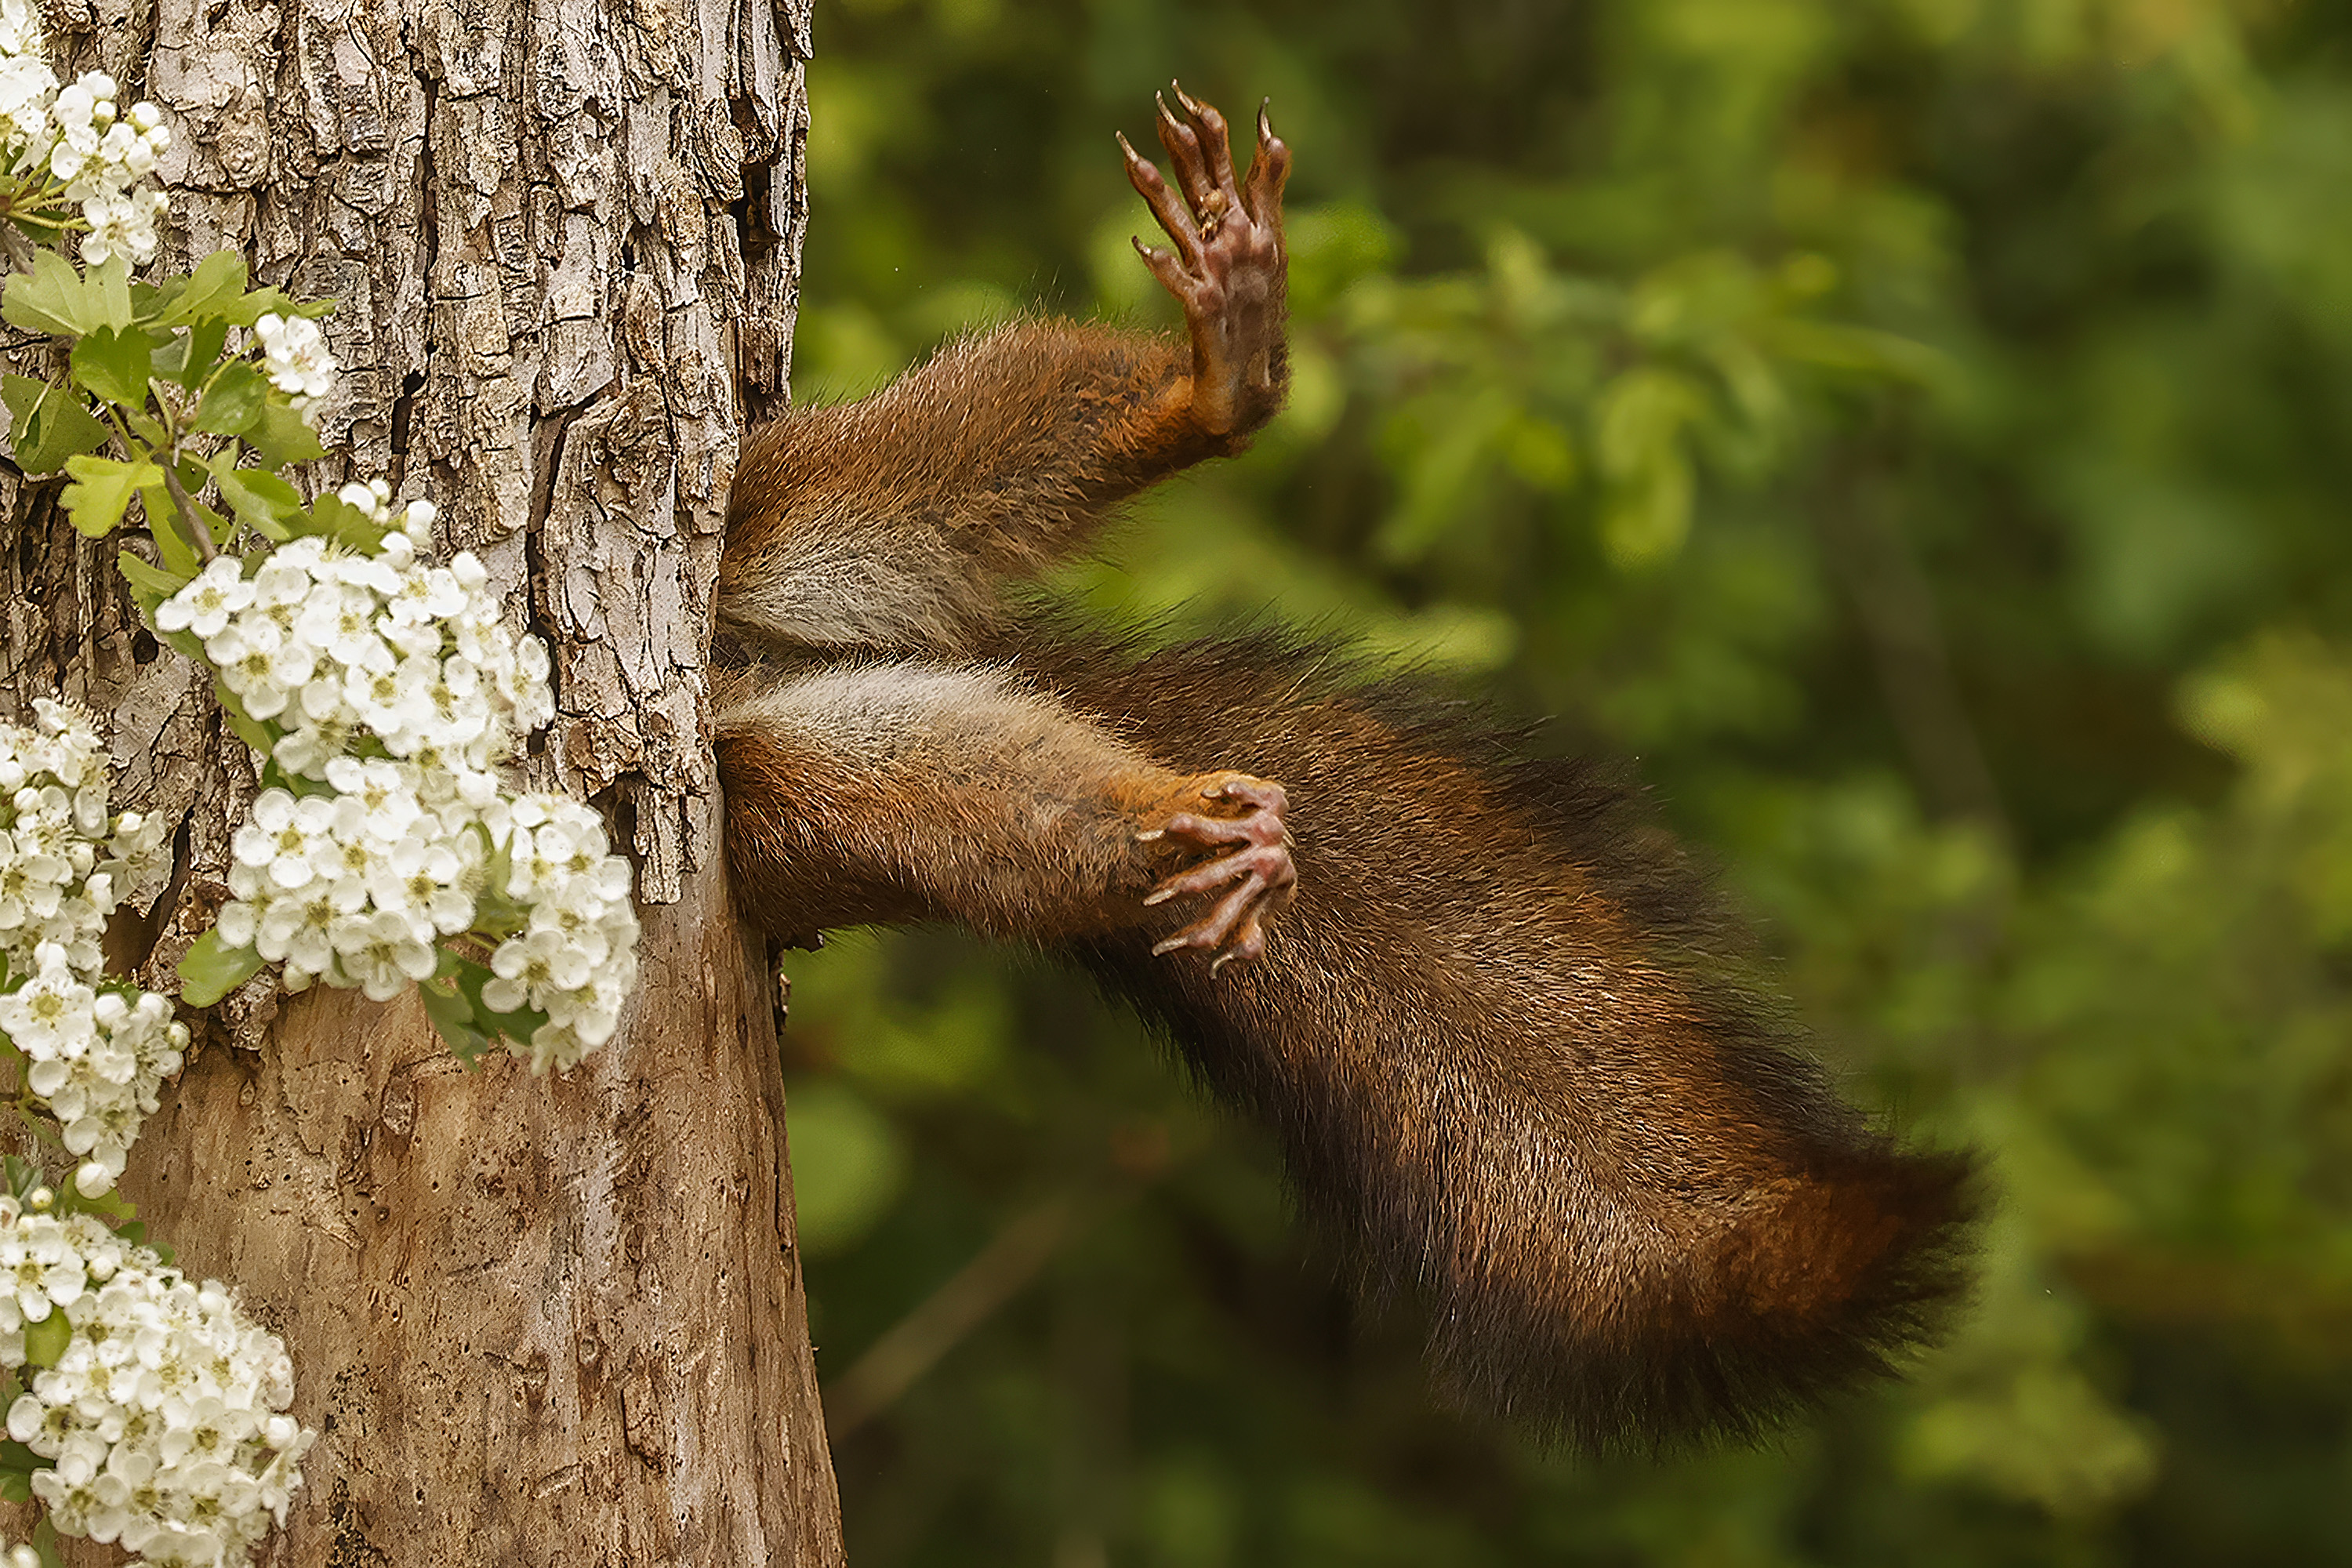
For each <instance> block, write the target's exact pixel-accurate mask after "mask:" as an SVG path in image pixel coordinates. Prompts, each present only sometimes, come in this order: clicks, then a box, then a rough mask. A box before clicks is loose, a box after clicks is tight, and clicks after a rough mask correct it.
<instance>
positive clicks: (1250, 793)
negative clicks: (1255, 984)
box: [1140, 773, 1298, 975]
mask: <svg viewBox="0 0 2352 1568" xmlns="http://www.w3.org/2000/svg"><path fill="white" fill-rule="evenodd" d="M1199 795H1200V797H1201V798H1202V800H1204V801H1210V802H1218V803H1225V804H1230V805H1238V806H1240V807H1241V811H1240V813H1239V815H1237V816H1204V815H1202V814H1201V813H1199V812H1192V811H1179V812H1176V813H1175V814H1173V815H1172V816H1170V817H1169V818H1168V820H1167V821H1166V822H1164V823H1162V824H1161V825H1160V826H1158V827H1154V828H1150V829H1147V830H1146V831H1145V832H1144V833H1142V834H1141V835H1140V837H1143V838H1144V839H1146V840H1152V839H1160V838H1173V839H1177V840H1179V841H1181V842H1182V843H1185V844H1189V845H1192V846H1195V847H1199V848H1202V849H1205V850H1209V851H1211V852H1212V854H1211V858H1209V859H1207V860H1204V861H1202V863H1201V864H1199V865H1197V866H1194V867H1192V868H1190V869H1189V870H1184V871H1180V872H1178V873H1177V874H1176V875H1174V876H1172V877H1171V878H1169V879H1167V880H1166V881H1164V882H1162V883H1160V885H1159V886H1158V887H1157V888H1154V889H1152V890H1151V892H1150V894H1149V895H1148V896H1147V897H1146V898H1145V899H1144V900H1143V901H1144V902H1145V903H1146V904H1164V903H1166V902H1167V901H1168V900H1171V899H1178V898H1183V897H1186V896H1188V895H1191V894H1198V893H1214V892H1217V891H1218V889H1224V892H1223V896H1222V897H1221V898H1219V899H1218V900H1217V901H1216V904H1215V907H1213V909H1211V910H1209V912H1208V913H1207V914H1205V915H1203V916H1202V917H1201V918H1200V919H1199V920H1197V921H1193V922H1192V924H1191V925H1188V926H1186V927H1185V928H1184V929H1183V930H1181V931H1178V932H1177V933H1176V934H1175V935H1173V936H1171V937H1168V938H1166V939H1165V940H1163V941H1161V942H1159V943H1157V944H1156V945H1155V946H1153V948H1152V950H1151V951H1152V952H1153V953H1154V954H1161V953H1170V952H1180V951H1181V950H1183V949H1185V948H1194V949H1198V950H1200V951H1202V952H1212V953H1214V954H1215V955H1216V956H1215V957H1214V958H1213V959H1211V960H1210V962H1209V973H1211V974H1212V975H1213V974H1215V973H1217V972H1218V971H1219V970H1221V969H1223V967H1224V966H1225V965H1226V964H1228V963H1232V962H1233V961H1234V960H1235V959H1237V958H1244V959H1246V958H1255V957H1257V956H1258V955H1259V954H1260V953H1263V952H1265V922H1266V921H1268V920H1269V919H1271V918H1272V917H1273V916H1274V915H1275V914H1276V911H1278V910H1281V909H1282V908H1283V907H1284V906H1286V905H1287V904H1288V903H1289V902H1290V900H1291V897H1292V894H1293V892H1294V890H1295V889H1296V888H1297V882H1298V870H1297V867H1295V866H1293V865H1292V864H1291V860H1290V830H1289V828H1288V827H1287V826H1285V824H1284V822H1283V813H1284V812H1285V811H1286V810H1287V809H1288V808H1289V800H1288V797H1287V796H1286V795H1284V794H1283V792H1282V786H1281V785H1280V784H1269V783H1267V782H1266V781H1265V780H1264V779H1258V778H1252V777H1251V776H1250V775H1249V774H1247V773H1216V774H1213V775H1212V776H1211V778H1210V779H1209V781H1208V782H1207V783H1206V784H1202V786H1201V788H1200V790H1199Z"/></svg>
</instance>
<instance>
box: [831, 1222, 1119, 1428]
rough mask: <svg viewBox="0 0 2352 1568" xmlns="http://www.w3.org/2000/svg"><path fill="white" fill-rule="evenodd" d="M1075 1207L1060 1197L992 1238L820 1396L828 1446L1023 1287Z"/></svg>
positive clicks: (1064, 1233) (1069, 1225)
mask: <svg viewBox="0 0 2352 1568" xmlns="http://www.w3.org/2000/svg"><path fill="white" fill-rule="evenodd" d="M1077 1210H1078V1205H1077V1204H1076V1202H1075V1201H1074V1200H1072V1199H1071V1198H1070V1197H1069V1196H1067V1195H1066V1194H1064V1195H1062V1196H1057V1197H1052V1198H1048V1199H1046V1200H1045V1202H1044V1203H1042V1204H1039V1205H1037V1206H1036V1207H1035V1208H1033V1209H1031V1210H1030V1211H1029V1212H1028V1213H1026V1214H1024V1215H1022V1216H1021V1217H1020V1218H1018V1219H1016V1220H1014V1221H1013V1223H1012V1224H1011V1225H1008V1226H1005V1227H1004V1228H1003V1230H1001V1231H999V1232H998V1233H997V1235H996V1238H995V1239H994V1240H993V1241H991V1242H990V1243H989V1244H988V1245H987V1246H986V1247H982V1249H981V1252H980V1256H979V1257H977V1258H973V1259H972V1260H971V1262H970V1263H967V1264H965V1265H964V1266H963V1268H961V1269H960V1270H959V1271H958V1272H957V1273H956V1274H955V1275H954V1276H952V1277H951V1278H950V1279H949V1280H948V1281H947V1283H946V1284H944V1285H941V1286H940V1288H939V1289H937V1290H934V1291H932V1292H931V1294H930V1296H929V1299H928V1300H925V1301H924V1302H923V1303H922V1304H921V1305H920V1306H919V1307H917V1308H916V1309H915V1310H913V1311H911V1312H909V1313H908V1314H907V1315H906V1316H905V1317H903V1318H901V1319H899V1320H898V1322H897V1323H896V1324H894V1325H892V1326H891V1328H890V1329H889V1331H887V1332H886V1333H884V1334H883V1336H882V1337H881V1338H880V1339H878V1340H876V1341H875V1342H874V1343H873V1344H872V1345H870V1346H869V1347H867V1349H866V1353H865V1354H864V1355H862V1356H860V1357H858V1358H857V1361H856V1364H855V1365H853V1366H852V1367H851V1368H850V1369H849V1370H848V1371H847V1372H845V1373H843V1374H842V1375H841V1380H840V1381H839V1382H838V1383H835V1384H833V1386H832V1387H830V1388H828V1389H826V1390H825V1393H824V1413H825V1428H826V1431H827V1433H828V1434H829V1435H830V1436H831V1437H832V1439H833V1440H834V1441H835V1442H836V1443H837V1442H839V1441H841V1439H842V1438H844V1437H845V1436H848V1435H849V1434H850V1433H852V1432H854V1431H856V1429H857V1428H858V1427H860V1426H864V1425H865V1424H866V1422H868V1421H870V1420H872V1419H873V1418H874V1417H875V1416H876V1415H880V1414H881V1413H882V1412H883V1411H884V1410H887V1409H888V1408H889V1407H890V1405H892V1404H893V1403H895V1402H896V1401H897V1400H898V1396H899V1395H900V1394H904V1393H906V1392H907V1390H908V1388H909V1387H911V1386H913V1384H914V1383H915V1380H916V1379H918V1378H919V1377H921V1376H922V1375H923V1373H927V1372H929V1371H930V1370H931V1368H932V1367H933V1366H935V1365H937V1364H938V1363H939V1360H940V1357H941V1356H944V1355H945V1354H947V1353H948V1352H949V1351H950V1350H953V1349H954V1348H955V1345H956V1342H958V1341H959V1340H961V1339H962V1338H963V1337H964V1336H965V1335H966V1334H968V1333H970V1332H971V1331H972V1330H974V1329H976V1328H978V1327H979V1326H980V1325H981V1323H982V1322H983V1321H986V1320H987V1318H988V1316H989V1314H990V1313H992V1312H993V1311H995V1310H997V1309H998V1308H999V1307H1002V1306H1003V1305H1004V1303H1005V1302H1007V1301H1009V1300H1012V1299H1013V1297H1014V1296H1015V1295H1018V1294H1019V1293H1020V1291H1021V1289H1022V1287H1024V1286H1025V1285H1027V1284H1028V1283H1029V1281H1030V1280H1031V1279H1034V1278H1035V1277H1036V1274H1037V1271H1038V1270H1039V1269H1041V1268H1045V1264H1046V1263H1047V1262H1048V1261H1049V1260H1050V1259H1051V1258H1053V1256H1054V1254H1055V1252H1057V1251H1059V1250H1060V1248H1061V1247H1062V1244H1063V1243H1064V1242H1065V1241H1066V1240H1068V1239H1069V1238H1070V1237H1071V1236H1072V1235H1074V1234H1075V1233H1076V1229H1077V1228H1078V1227H1077V1224H1076V1221H1077V1218H1078V1212H1077Z"/></svg>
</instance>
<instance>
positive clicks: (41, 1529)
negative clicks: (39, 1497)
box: [33, 1514, 66, 1568]
mask: <svg viewBox="0 0 2352 1568" xmlns="http://www.w3.org/2000/svg"><path fill="white" fill-rule="evenodd" d="M33 1550H34V1551H35V1552H37V1553H38V1554H39V1555H40V1559H41V1568H66V1560H65V1557H64V1554H63V1553H61V1552H58V1527H57V1526H56V1525H54V1524H52V1523H50V1522H49V1516H48V1515H47V1514H43V1515H42V1516H41V1522H40V1523H38V1524H37V1525H35V1526H33Z"/></svg>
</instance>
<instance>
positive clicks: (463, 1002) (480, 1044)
mask: <svg viewBox="0 0 2352 1568" xmlns="http://www.w3.org/2000/svg"><path fill="white" fill-rule="evenodd" d="M454 956H455V955H454V954H451V953H446V952H445V953H443V954H442V963H443V964H444V966H445V967H446V965H447V963H448V961H449V960H450V958H452V957H454ZM416 994H417V995H418V996H420V997H421V998H423V999H424V1002H425V1017H427V1018H429V1019H431V1020H432V1023H433V1030H434V1032H435V1033H436V1034H437V1035H439V1036H440V1037H441V1038H442V1039H443V1040H445V1041H446V1042H447V1044H448V1047H449V1054H450V1055H452V1056H454V1057H456V1058H457V1059H458V1060H459V1061H461V1062H463V1063H465V1064H466V1065H467V1067H472V1066H474V1065H475V1064H476V1062H477V1060H478V1058H480V1056H481V1054H482V1053H483V1052H484V1051H486V1050H488V1049H489V1048H490V1045H491V1040H490V1037H489V1036H488V1035H486V1034H484V1033H482V1031H481V1030H479V1029H478V1028H476V1027H475V1026H474V1004H473V1001H472V999H471V998H469V997H467V995H466V994H464V992H462V991H461V990H459V988H458V986H457V982H456V981H455V980H453V979H445V978H443V977H442V976H440V975H436V976H434V977H433V978H432V979H430V980H428V981H425V983H424V984H421V985H419V986H418V987H417V988H416Z"/></svg>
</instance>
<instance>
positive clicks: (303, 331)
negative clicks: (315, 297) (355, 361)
mask: <svg viewBox="0 0 2352 1568" xmlns="http://www.w3.org/2000/svg"><path fill="white" fill-rule="evenodd" d="M253 335H254V337H255V338H257V340H259V342H260V343H261V355H262V365H261V368H262V371H263V373H264V374H267V375H268V377H269V382H270V384H271V385H273V386H275V387H276V388H278V391H280V392H282V393H285V394H286V395H288V396H289V397H291V398H292V399H293V400H294V407H295V409H296V410H297V411H298V412H299V413H301V414H304V415H308V414H309V413H310V409H311V406H312V405H314V404H316V403H317V402H318V401H319V399H320V398H321V397H324V396H326V395H327V394H328V393H329V392H331V391H332V390H333V388H334V384H335V356H334V355H333V354H332V353H329V352H328V349H327V335H326V334H325V333H324V332H322V331H320V330H319V323H318V322H316V321H311V320H310V319H309V318H307V317H303V316H280V315H276V314H271V315H266V316H264V317H262V318H261V319H260V320H259V321H256V322H254V323H253Z"/></svg>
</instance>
